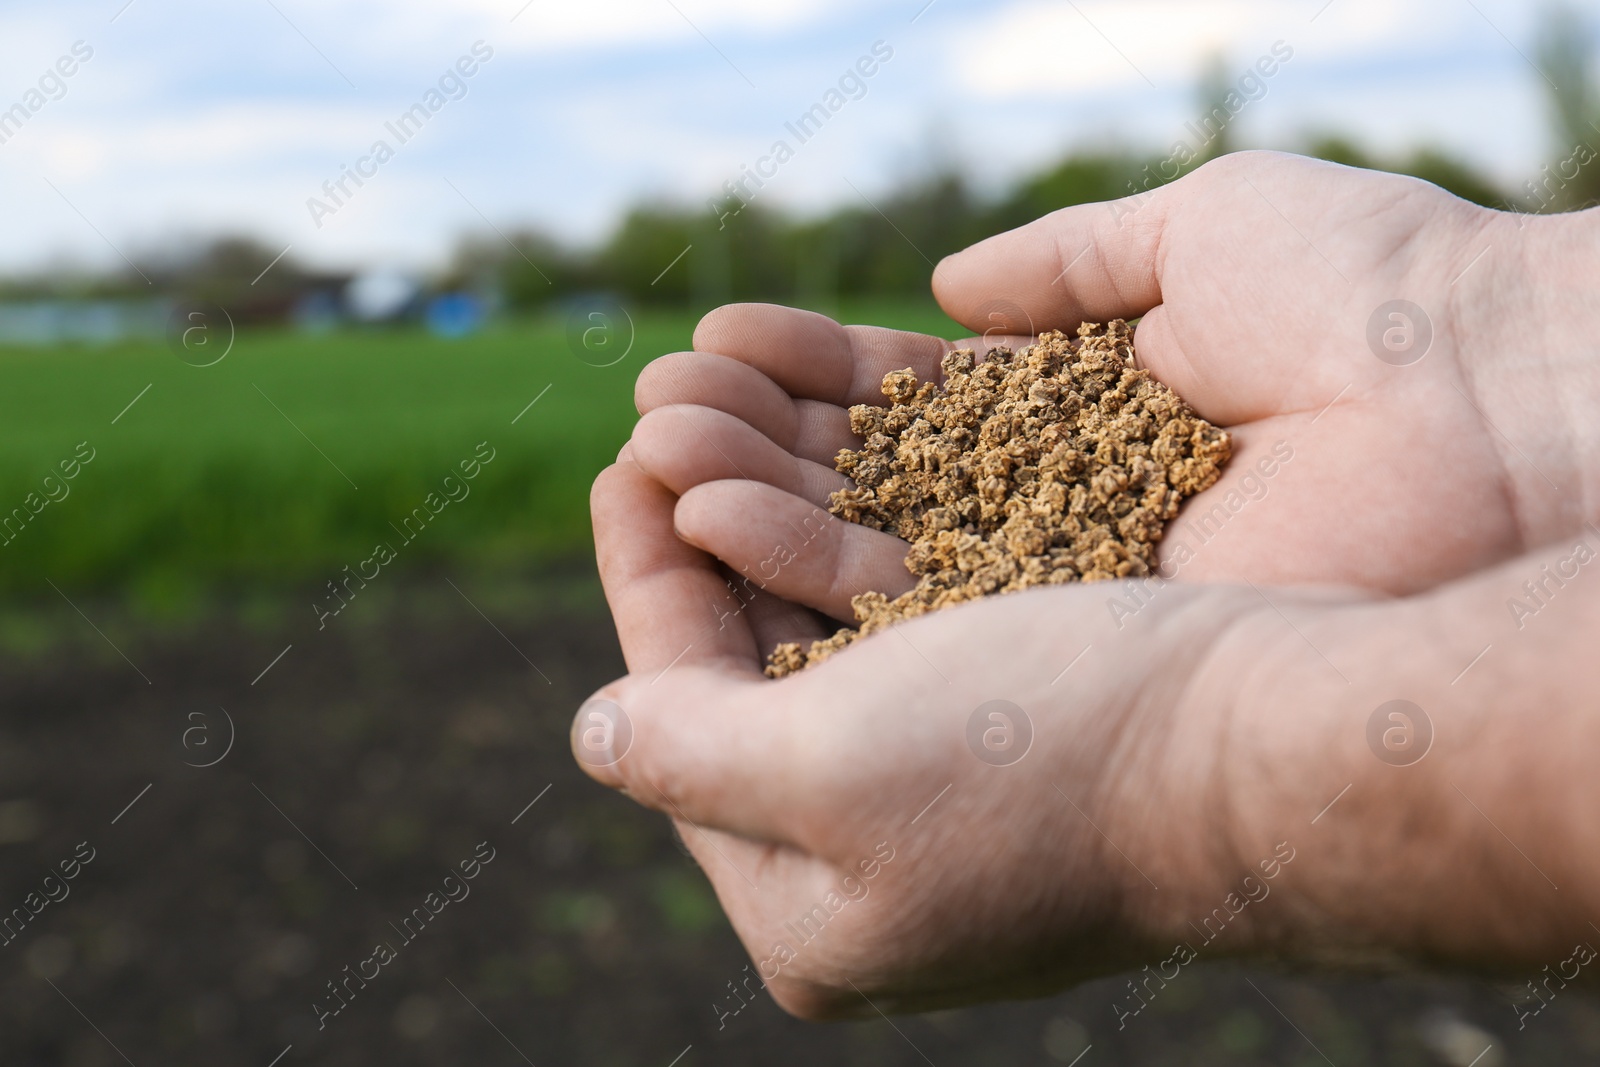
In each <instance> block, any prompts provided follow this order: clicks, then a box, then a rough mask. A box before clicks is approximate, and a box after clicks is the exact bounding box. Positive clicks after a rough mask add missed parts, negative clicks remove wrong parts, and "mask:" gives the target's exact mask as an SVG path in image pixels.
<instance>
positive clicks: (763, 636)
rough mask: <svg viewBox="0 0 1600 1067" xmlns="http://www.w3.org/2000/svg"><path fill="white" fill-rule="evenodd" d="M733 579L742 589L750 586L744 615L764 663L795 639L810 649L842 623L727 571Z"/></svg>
mask: <svg viewBox="0 0 1600 1067" xmlns="http://www.w3.org/2000/svg"><path fill="white" fill-rule="evenodd" d="M728 573H729V575H730V579H729V580H730V581H734V579H738V581H734V585H735V586H736V587H738V588H740V589H741V591H743V590H745V589H748V594H744V595H743V598H744V599H745V600H746V607H745V611H744V615H745V618H746V619H747V620H748V621H749V625H750V632H751V633H752V634H753V635H754V636H755V641H756V648H757V649H759V650H760V651H761V657H762V662H765V661H766V658H767V656H769V655H770V654H771V652H772V650H773V649H775V648H777V647H778V646H779V645H781V644H784V643H785V642H790V641H792V642H794V643H795V644H797V645H800V646H801V647H804V648H809V647H810V646H811V642H813V641H820V640H821V639H822V638H824V637H827V636H828V635H829V634H831V633H833V632H834V631H835V630H837V629H838V628H839V624H838V623H837V622H835V621H834V620H832V619H826V620H825V619H824V618H823V616H821V615H819V614H818V613H817V612H815V611H813V610H812V609H811V608H808V607H806V606H805V605H803V604H797V603H795V602H794V601H792V600H785V599H783V598H782V597H780V596H778V595H777V594H775V593H771V592H769V591H767V590H765V589H762V588H761V587H760V586H759V585H756V584H755V583H754V582H751V583H750V584H749V586H748V587H746V586H744V585H743V576H742V575H737V574H734V573H733V572H732V571H729V572H728Z"/></svg>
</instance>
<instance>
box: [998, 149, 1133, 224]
mask: <svg viewBox="0 0 1600 1067" xmlns="http://www.w3.org/2000/svg"><path fill="white" fill-rule="evenodd" d="M1142 168H1143V163H1142V161H1139V160H1136V159H1134V157H1132V156H1124V155H1070V156H1068V157H1067V158H1065V159H1063V160H1062V161H1061V162H1059V163H1057V164H1056V165H1055V166H1053V167H1051V168H1050V169H1049V170H1047V171H1044V172H1042V173H1040V174H1037V175H1035V176H1033V177H1031V178H1028V179H1026V180H1025V181H1023V182H1022V183H1021V184H1020V185H1018V186H1017V187H1016V188H1015V189H1014V190H1013V191H1012V192H1011V193H1009V194H1008V195H1007V196H1005V197H1004V198H1003V199H1002V200H1000V202H999V203H997V204H995V205H994V206H993V207H992V208H990V209H989V210H988V211H986V212H985V213H984V216H983V224H982V229H984V230H985V231H987V232H988V233H999V232H1000V231H1002V230H1010V229H1014V228H1015V227H1017V226H1021V225H1023V224H1024V223H1027V222H1032V221H1033V220H1034V219H1036V218H1039V217H1040V216H1041V215H1048V214H1049V213H1050V212H1052V211H1055V210H1057V209H1059V208H1064V207H1071V206H1073V205H1074V204H1093V203H1098V202H1100V201H1102V200H1114V199H1116V198H1117V197H1121V196H1127V195H1129V193H1130V192H1132V191H1133V190H1130V189H1129V187H1128V183H1129V182H1132V181H1134V180H1135V179H1136V178H1139V177H1140V176H1141V170H1142ZM1153 172H1154V167H1153V165H1152V173H1153Z"/></svg>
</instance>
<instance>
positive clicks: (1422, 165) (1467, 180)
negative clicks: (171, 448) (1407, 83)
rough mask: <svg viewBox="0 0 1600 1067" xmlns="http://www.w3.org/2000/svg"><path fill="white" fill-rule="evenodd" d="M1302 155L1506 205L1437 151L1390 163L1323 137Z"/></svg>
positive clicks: (1473, 172) (1467, 168)
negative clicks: (1405, 176) (1400, 176)
mask: <svg viewBox="0 0 1600 1067" xmlns="http://www.w3.org/2000/svg"><path fill="white" fill-rule="evenodd" d="M1306 154H1307V155H1310V156H1314V157H1316V158H1317V159H1325V160H1327V161H1328V162H1330V163H1342V164H1344V165H1345V166H1347V167H1365V168H1367V169H1368V170H1386V171H1388V172H1389V173H1391V174H1409V175H1411V176H1412V177H1413V178H1421V179H1422V180H1423V181H1428V182H1432V183H1433V184H1435V185H1437V186H1439V187H1440V188H1441V189H1444V190H1445V191H1446V192H1450V193H1454V194H1455V195H1456V196H1459V197H1461V199H1463V200H1470V201H1472V202H1473V203H1474V204H1482V205H1483V206H1484V207H1493V208H1504V207H1506V206H1507V205H1508V203H1509V201H1508V199H1507V197H1506V194H1505V191H1504V190H1503V189H1501V188H1500V186H1498V185H1497V184H1495V182H1494V180H1493V179H1492V178H1490V177H1488V176H1487V175H1485V174H1484V173H1483V172H1482V171H1479V170H1478V169H1476V168H1475V167H1473V166H1472V164H1470V163H1468V162H1466V161H1465V160H1463V159H1460V158H1458V157H1456V156H1452V155H1450V154H1449V153H1447V152H1445V151H1444V150H1443V149H1439V148H1419V149H1416V150H1415V151H1413V152H1411V153H1410V154H1409V155H1406V156H1403V157H1401V158H1400V159H1392V160H1391V159H1385V158H1383V157H1381V156H1377V155H1374V154H1373V153H1371V152H1369V151H1367V150H1366V149H1364V148H1362V147H1361V146H1360V145H1357V144H1356V143H1355V142H1354V141H1351V140H1350V139H1349V138H1347V137H1343V136H1340V135H1338V134H1324V135H1322V136H1319V137H1317V138H1316V139H1314V140H1313V141H1312V142H1311V143H1310V144H1309V145H1308V146H1307V147H1306Z"/></svg>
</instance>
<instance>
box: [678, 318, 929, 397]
mask: <svg viewBox="0 0 1600 1067" xmlns="http://www.w3.org/2000/svg"><path fill="white" fill-rule="evenodd" d="M694 347H695V349H696V350H698V351H701V352H718V353H721V354H723V355H726V356H731V357H733V358H734V359H737V360H739V361H740V362H741V363H746V364H749V365H750V366H751V367H754V368H755V369H756V370H759V371H760V372H761V373H763V374H765V375H767V376H768V377H769V378H771V379H772V380H773V381H775V382H777V383H778V385H780V386H782V387H783V389H784V390H785V391H787V392H788V393H789V394H790V395H791V396H795V397H804V398H808V399H811V400H822V401H826V402H828V403H830V404H838V405H840V406H842V407H848V406H849V405H851V404H882V403H883V376H884V375H885V374H887V373H889V372H890V371H893V370H905V369H906V368H908V367H909V368H910V369H911V370H913V371H915V372H916V375H917V377H918V378H920V379H922V380H924V381H929V380H935V379H936V378H937V376H938V372H939V361H940V360H941V359H943V358H944V354H945V352H946V351H948V350H949V347H950V344H949V342H948V341H944V340H941V339H940V338H937V337H930V336H928V335H927V334H920V333H906V332H904V331H901V330H888V329H884V328H882V327H879V326H841V325H839V324H838V323H837V322H834V321H833V320H832V319H830V318H828V317H827V316H825V315H818V314H817V313H816V312H814V311H801V310H800V309H798V308H786V307H780V306H778V305H776V304H729V305H727V306H725V307H720V308H717V309H716V310H715V311H713V312H711V313H710V314H708V315H707V316H706V317H705V318H703V319H701V320H700V325H699V326H697V327H695V331H694Z"/></svg>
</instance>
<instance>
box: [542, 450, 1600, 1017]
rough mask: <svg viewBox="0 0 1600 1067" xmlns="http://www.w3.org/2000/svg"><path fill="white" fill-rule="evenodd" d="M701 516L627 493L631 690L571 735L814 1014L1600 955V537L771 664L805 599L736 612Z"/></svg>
mask: <svg viewBox="0 0 1600 1067" xmlns="http://www.w3.org/2000/svg"><path fill="white" fill-rule="evenodd" d="M674 507H675V498H674V495H673V494H672V493H671V492H670V491H669V490H667V489H666V488H664V487H663V486H661V485H660V484H659V483H658V482H656V481H655V480H654V479H653V478H652V477H650V476H649V475H648V474H646V473H645V472H643V471H642V470H641V469H640V468H639V467H638V466H637V465H636V464H634V463H632V462H630V461H622V462H619V463H618V464H616V465H615V466H613V467H611V468H608V469H607V470H606V471H605V472H604V473H603V474H602V476H601V477H600V478H599V480H598V481H597V482H596V485H595V490H594V494H593V511H594V520H595V528H596V539H597V550H598V558H599V564H600V571H601V576H602V579H603V580H604V583H605V587H606V593H607V597H608V599H609V601H610V603H611V606H612V610H613V613H614V615H615V617H616V621H617V626H618V632H619V635H620V637H621V640H622V644H623V650H624V653H625V655H626V657H627V661H628V667H629V670H630V674H629V675H628V676H627V677H626V678H623V679H621V680H619V681H618V682H615V683H613V684H612V685H609V686H607V687H605V688H604V689H602V690H601V691H600V692H599V693H598V694H597V695H596V698H595V700H593V701H591V702H590V703H589V704H586V705H585V707H584V709H582V710H580V712H579V715H578V716H577V718H576V720H575V722H574V728H573V747H574V751H575V753H576V754H577V756H578V758H579V760H580V761H581V762H582V763H583V765H584V766H585V768H586V769H587V770H588V772H589V773H590V774H591V775H592V776H594V777H595V778H596V779H597V780H599V781H601V782H602V783H605V784H607V785H610V786H613V787H616V788H621V789H623V790H625V791H626V792H627V793H628V795H630V796H632V797H633V798H634V799H635V800H637V801H639V802H641V803H643V804H646V805H648V806H650V807H653V808H656V809H658V810H660V811H662V812H663V813H665V814H667V815H669V816H671V817H672V818H673V819H674V820H676V822H677V824H678V826H679V830H680V832H681V833H682V835H683V838H684V840H685V842H686V843H687V845H688V846H689V848H690V849H691V850H692V851H693V853H694V854H695V856H696V858H697V860H698V861H699V862H700V864H701V865H702V867H703V868H704V870H705V872H706V875H707V877H708V878H709V879H710V881H711V883H712V885H713V887H714V888H715V890H716V892H717V895H718V897H719V898H720V899H721V901H722V903H723V906H724V908H725V910H726V912H727V914H728V916H729V918H730V920H731V922H732V924H733V926H734V929H735V930H736V931H737V932H738V934H739V936H740V937H741V939H742V940H743V942H744V944H745V946H746V948H747V949H748V951H749V952H750V954H751V958H752V961H753V963H754V969H755V970H756V971H757V972H758V973H759V974H760V976H761V978H762V980H763V983H764V985H765V986H766V988H767V990H768V991H769V992H770V993H771V995H772V996H773V997H774V998H775V999H776V1000H777V1002H778V1003H779V1004H780V1005H781V1006H783V1007H784V1008H785V1009H787V1010H788V1011H790V1012H792V1013H795V1014H797V1015H800V1016H803V1017H806V1018H827V1017H834V1016H840V1015H871V1014H873V1013H874V1012H876V1011H884V1012H891V1011H910V1010H927V1009H932V1008H938V1007H942V1006H949V1005H952V1004H960V1003H969V1002H972V1001H975V1000H982V999H990V998H995V997H1014V996H1021V995H1028V994H1038V993H1043V992H1048V991H1051V990H1054V989H1058V988H1060V987H1061V986H1063V985H1066V984H1070V983H1073V982H1076V981H1080V980H1083V979H1086V978H1089V977H1093V976H1096V975H1101V974H1106V973H1112V972H1115V971H1118V970H1132V971H1138V970H1139V968H1140V966H1141V965H1145V966H1146V967H1147V968H1148V970H1146V971H1139V974H1138V977H1139V978H1140V979H1141V980H1153V979H1150V975H1152V974H1164V975H1165V978H1166V979H1171V978H1173V977H1175V973H1174V969H1175V968H1176V969H1181V968H1182V966H1184V965H1186V964H1187V963H1188V962H1192V960H1193V959H1196V958H1200V959H1218V958H1223V957H1230V956H1246V955H1261V954H1268V955H1271V956H1273V957H1274V958H1280V959H1294V960H1306V961H1314V962H1319V963H1324V964H1326V963H1330V962H1332V963H1355V964H1361V965H1371V964H1373V963H1374V962H1378V963H1383V964H1394V963H1401V962H1425V963H1434V964H1440V963H1443V964H1448V965H1454V966H1460V967H1476V968H1480V969H1485V970H1490V971H1494V972H1496V973H1502V974H1503V973H1516V972H1515V969H1516V968H1521V969H1523V971H1524V972H1525V973H1527V974H1534V975H1538V973H1539V966H1540V965H1541V964H1542V963H1550V962H1552V961H1559V960H1562V959H1563V958H1565V957H1568V956H1570V955H1571V953H1572V946H1573V944H1574V943H1575V942H1585V941H1586V942H1590V943H1593V942H1594V941H1596V940H1600V938H1597V937H1596V935H1594V934H1593V932H1592V929H1591V928H1590V927H1589V925H1588V922H1587V920H1588V919H1589V917H1590V916H1593V915H1596V914H1600V911H1597V910H1596V906H1597V905H1600V875H1597V871H1596V869H1595V867H1594V864H1593V862H1592V857H1593V856H1594V855H1596V854H1597V853H1596V849H1597V847H1600V840H1597V838H1600V824H1596V823H1595V822H1594V821H1593V819H1592V817H1591V816H1590V814H1589V813H1590V812H1591V811H1592V810H1593V805H1594V803H1595V802H1596V801H1597V800H1600V797H1597V796H1595V793H1596V792H1597V787H1596V785H1595V778H1594V775H1593V774H1592V772H1591V771H1590V770H1589V769H1588V767H1587V761H1588V760H1589V756H1590V754H1591V753H1592V752H1594V751H1595V750H1596V746H1597V744H1600V717H1597V716H1596V715H1595V713H1594V709H1593V702H1592V693H1593V692H1594V691H1595V687H1596V685H1597V684H1600V660H1597V659H1596V658H1595V657H1594V656H1593V655H1592V652H1591V651H1588V650H1592V648H1593V644H1594V640H1595V638H1596V636H1600V596H1596V595H1595V592H1594V591H1595V589H1596V587H1595V586H1594V584H1593V583H1594V582H1596V581H1597V580H1600V579H1597V578H1596V577H1595V576H1594V575H1593V574H1591V573H1589V571H1590V570H1592V569H1593V567H1594V564H1592V563H1591V562H1586V561H1592V560H1593V559H1595V558H1596V556H1597V555H1600V535H1593V534H1591V535H1589V536H1588V541H1587V542H1586V546H1587V547H1586V548H1585V549H1584V550H1582V551H1579V550H1576V549H1575V547H1574V546H1573V545H1571V544H1568V545H1565V546H1563V547H1561V548H1559V550H1555V549H1551V550H1546V551H1545V552H1543V553H1541V554H1538V555H1536V556H1533V557H1523V558H1520V559H1516V560H1513V561H1510V562H1508V563H1507V564H1504V565H1502V566H1500V567H1498V568H1494V569H1491V570H1489V571H1486V572H1484V573H1482V574H1479V575H1476V576H1473V577H1471V578H1468V579H1463V580H1460V581H1458V582H1454V583H1449V584H1447V585H1445V586H1442V587H1440V588H1439V589H1436V590H1434V591H1431V592H1429V593H1425V594H1419V595H1415V596H1412V597H1408V598H1401V599H1379V598H1369V597H1367V596H1366V595H1357V594H1349V593H1347V594H1333V593H1329V592H1322V593H1315V592H1292V591H1279V590H1274V591H1273V593H1272V598H1271V599H1270V600H1269V599H1268V598H1267V596H1266V595H1265V594H1264V593H1262V592H1259V591H1257V590H1256V589H1253V588H1251V587H1249V586H1243V585H1229V584H1221V583H1217V584H1205V585H1202V584H1190V583H1173V584H1170V585H1167V586H1165V587H1163V588H1162V589H1161V590H1160V591H1159V593H1158V595H1157V596H1156V598H1155V599H1154V600H1153V601H1152V602H1150V603H1149V604H1148V605H1147V606H1146V607H1145V609H1144V610H1143V611H1141V612H1140V613H1139V614H1138V616H1137V617H1136V618H1135V619H1133V620H1132V621H1131V622H1129V623H1128V624H1127V625H1126V626H1122V627H1119V626H1118V625H1116V624H1115V623H1113V622H1112V620H1111V619H1110V618H1109V617H1108V615H1107V613H1106V612H1105V610H1104V609H1103V606H1102V602H1103V601H1104V600H1105V599H1106V598H1107V597H1110V596H1122V595H1126V593H1127V590H1128V588H1129V583H1125V582H1107V583H1097V584H1094V585H1078V586H1056V587H1049V588H1044V589H1035V590H1029V591H1026V592H1021V593H1016V594H1012V595H1009V596H1005V597H998V598H991V599H988V600H984V601H981V602H977V603H972V604H966V605H962V606H960V607H957V608H955V609H952V610H949V611H944V612H938V613H934V614H932V615H928V616H924V617H921V618H918V619H914V620H911V621H909V622H907V623H905V624H902V625H901V626H899V627H897V628H896V629H895V630H893V631H888V632H883V633H878V634H874V635H872V636H871V637H868V638H865V639H863V640H862V641H860V642H858V643H857V644H855V645H854V646H852V647H851V648H850V649H849V650H848V651H847V652H845V653H843V654H841V655H839V656H836V657H834V658H832V659H830V660H828V661H826V662H824V663H821V664H819V665H816V666H814V667H812V668H809V669H808V670H806V671H803V672H801V673H799V674H797V675H795V676H792V677H790V678H787V679H784V680H782V681H778V682H772V681H768V680H766V679H764V678H763V677H762V676H761V674H760V658H759V650H760V649H762V648H764V647H766V646H767V645H768V644H769V643H770V641H771V640H772V638H773V630H774V628H775V627H776V628H778V629H781V628H782V627H784V626H785V625H787V623H786V615H785V612H786V611H788V610H789V609H788V608H787V607H786V606H785V605H783V604H782V603H781V602H780V601H778V600H777V599H776V598H773V597H771V596H770V594H765V593H763V594H760V595H759V596H758V597H756V598H755V599H754V600H752V601H751V602H750V603H749V605H748V606H747V607H746V608H745V610H743V611H741V612H739V613H737V614H734V615H730V614H728V613H727V611H726V609H725V608H724V607H723V606H722V600H723V597H724V589H725V586H724V578H723V575H722V573H721V571H720V570H719V568H718V565H717V564H716V562H715V561H714V560H712V559H711V558H710V557H708V556H707V555H706V554H705V553H703V552H701V551H699V550H697V549H695V548H694V547H692V546H690V545H688V544H686V543H684V542H683V541H682V540H681V539H680V538H679V537H678V536H677V535H676V532H675V531H674V529H673V525H672V522H673V511H674ZM1542 568H1543V569H1542ZM1551 573H1555V574H1556V575H1558V576H1565V577H1564V578H1562V580H1561V582H1560V584H1552V582H1551V580H1549V578H1548V576H1549V575H1550V574H1551ZM1528 580H1532V581H1534V582H1536V583H1537V582H1541V581H1543V582H1544V585H1543V586H1542V588H1544V590H1545V591H1546V595H1545V596H1544V597H1543V598H1542V600H1541V601H1539V603H1540V607H1539V608H1538V609H1537V610H1536V612H1535V613H1534V614H1533V615H1532V616H1531V617H1528V616H1526V615H1524V616H1521V617H1518V616H1517V614H1516V613H1514V612H1508V610H1507V604H1508V602H1509V600H1510V599H1511V598H1521V599H1524V600H1526V599H1528V594H1527V592H1526V587H1525V586H1524V585H1523V584H1522V583H1524V582H1525V581H1528ZM1585 583H1587V584H1585ZM1486 643H1487V644H1489V645H1490V646H1491V647H1490V648H1489V649H1487V650H1485V649H1484V645H1485V644H1486ZM1475 655H1476V658H1475ZM1463 667H1465V668H1466V669H1465V670H1463ZM1394 699H1405V700H1409V701H1413V702H1414V703H1415V705H1416V706H1417V710H1416V711H1415V712H1413V713H1411V714H1410V716H1409V717H1408V718H1405V719H1404V720H1396V719H1393V718H1391V717H1389V716H1390V715H1391V713H1390V712H1387V711H1386V710H1385V709H1387V708H1389V707H1390V705H1389V703H1388V702H1389V701H1391V700H1394ZM992 700H1007V701H1011V702H1013V703H1014V704H1015V705H1016V706H1017V707H1018V708H1020V709H1022V715H1021V716H1017V715H1015V714H1013V715H1012V716H1011V718H1010V720H1009V721H1005V722H1001V721H1000V720H993V719H989V718H985V717H984V716H983V715H981V714H980V709H981V708H982V707H983V706H984V705H985V704H987V702H989V701H992ZM618 709H621V710H620V711H619V710H618ZM597 716H599V717H600V718H598V719H597ZM624 716H625V718H624ZM607 720H609V722H610V725H611V726H613V727H614V728H615V729H614V730H612V731H611V733H610V739H609V742H608V743H609V744H610V747H609V748H607V747H604V745H605V742H602V743H601V744H599V745H597V744H596V741H595V738H596V736H598V735H595V734H594V733H593V730H594V724H595V723H596V722H604V721H607ZM975 721H976V722H977V726H978V728H979V729H980V730H981V729H985V728H988V727H989V726H991V725H996V724H997V725H1002V726H1004V727H1006V728H1008V729H1011V730H1013V731H1015V734H1014V736H1021V735H1022V734H1023V733H1026V734H1027V735H1028V737H1029V741H1028V744H1027V745H1026V748H1025V749H1024V750H1023V752H1022V754H1021V755H1020V758H1016V759H1012V758H1011V755H1010V754H1008V755H1007V756H1006V757H1005V759H1004V760H1001V761H999V762H997V761H995V760H993V759H985V758H984V757H983V756H982V755H981V753H982V752H983V751H985V750H986V748H987V747H989V746H987V745H986V743H985V742H983V741H979V740H974V739H973V738H974V732H973V731H974V725H973V724H974V722H975ZM1375 721H1376V722H1377V731H1378V732H1377V733H1375V732H1374V731H1375V728H1374V725H1373V724H1374V722H1375ZM1395 729H1403V730H1404V731H1406V733H1405V734H1404V736H1403V737H1402V738H1401V744H1400V745H1399V746H1398V748H1396V746H1395V745H1394V744H1392V743H1391V740H1390V739H1389V738H1390V732H1392V731H1393V730H1395ZM1424 734H1425V735H1426V740H1425V741H1424V740H1420V738H1422V736H1423V735H1424ZM1375 737H1377V738H1379V740H1374V738H1375ZM619 738H620V739H624V740H617V739H619ZM1407 739H1409V743H1410V744H1411V745H1412V746H1415V747H1414V748H1413V749H1410V750H1408V749H1407V748H1406V743H1407ZM1013 751H1014V750H1013ZM1558 885H1559V887H1560V888H1559V890H1557V889H1556V886H1558ZM1507 968H1511V969H1512V971H1510V972H1508V971H1507V970H1506V969H1507ZM1142 988H1146V989H1150V990H1152V991H1153V987H1149V986H1144V987H1142ZM1117 995H1118V997H1119V998H1122V997H1124V996H1125V994H1123V993H1122V991H1120V990H1119V991H1118V994H1117ZM1120 1003H1121V1001H1120V1000H1119V1005H1120ZM1113 1009H1114V1010H1115V1011H1116V1012H1117V1017H1118V1018H1119V1019H1120V1018H1122V1017H1123V1016H1124V1015H1125V1014H1131V1013H1133V1011H1134V1002H1133V1001H1132V1000H1128V1002H1127V1006H1125V1007H1124V1006H1113V1005H1108V1011H1109V1010H1113ZM1108 1018H1109V1015H1108Z"/></svg>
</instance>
